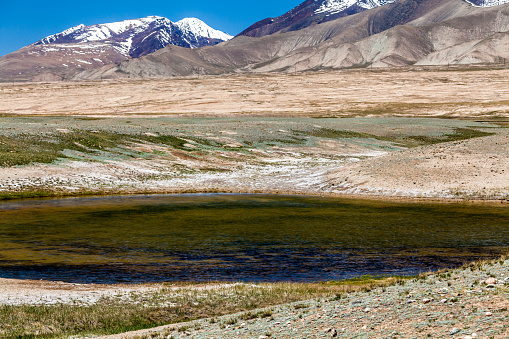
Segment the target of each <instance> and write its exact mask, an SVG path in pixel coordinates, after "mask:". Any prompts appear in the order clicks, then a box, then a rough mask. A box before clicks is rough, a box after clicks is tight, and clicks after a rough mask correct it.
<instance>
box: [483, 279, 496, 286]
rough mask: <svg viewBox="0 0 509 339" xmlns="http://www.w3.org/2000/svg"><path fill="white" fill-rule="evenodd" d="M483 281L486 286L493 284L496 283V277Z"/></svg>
mask: <svg viewBox="0 0 509 339" xmlns="http://www.w3.org/2000/svg"><path fill="white" fill-rule="evenodd" d="M485 283H486V285H488V286H489V285H495V284H496V283H497V279H495V278H488V279H486V281H485Z"/></svg>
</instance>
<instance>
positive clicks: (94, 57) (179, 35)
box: [0, 16, 233, 81]
mask: <svg viewBox="0 0 509 339" xmlns="http://www.w3.org/2000/svg"><path fill="white" fill-rule="evenodd" d="M231 38H233V37H232V36H231V35H229V34H226V33H224V32H221V31H218V30H215V29H213V28H211V27H210V26H208V25H207V24H205V23H204V22H203V21H201V20H199V19H197V18H185V19H182V20H180V21H177V22H175V23H174V22H172V21H170V20H169V19H167V18H165V17H160V16H149V17H145V18H140V19H130V20H124V21H119V22H112V23H105V24H96V25H90V26H85V25H83V24H80V25H77V26H74V27H71V28H68V29H66V30H64V31H63V32H60V33H57V34H53V35H50V36H47V37H45V38H43V39H41V40H39V41H36V42H35V43H33V44H30V45H28V46H25V47H23V48H21V49H20V50H18V51H15V52H13V53H10V54H8V55H5V56H3V57H1V58H0V79H2V78H3V79H9V80H24V81H27V80H36V81H40V80H62V79H70V78H71V77H72V76H74V75H75V74H76V73H79V72H81V71H83V70H85V69H91V68H98V67H101V66H104V65H107V64H111V63H119V62H121V61H123V60H127V59H131V58H138V57H141V56H144V55H148V54H150V53H153V52H155V51H157V50H159V49H161V48H164V47H166V46H167V45H178V46H181V47H185V48H199V47H203V46H212V45H216V44H218V43H221V42H223V41H226V40H229V39H231Z"/></svg>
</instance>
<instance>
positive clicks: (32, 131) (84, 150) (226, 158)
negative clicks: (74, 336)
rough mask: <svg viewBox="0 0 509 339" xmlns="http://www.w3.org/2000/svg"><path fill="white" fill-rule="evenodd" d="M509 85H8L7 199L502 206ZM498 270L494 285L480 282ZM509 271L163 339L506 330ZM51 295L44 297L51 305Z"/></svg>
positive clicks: (508, 196) (406, 78) (359, 77)
mask: <svg viewBox="0 0 509 339" xmlns="http://www.w3.org/2000/svg"><path fill="white" fill-rule="evenodd" d="M508 89H509V71H508V70H457V71H451V70H418V69H401V70H393V71H383V70H382V71H369V70H359V71H355V70H350V71H334V72H316V73H309V74H307V73H306V74H295V75H242V76H239V75H232V76H226V77H206V78H200V79H188V78H186V79H171V80H160V79H154V80H143V81H138V80H136V81H105V82H87V83H47V84H41V83H39V84H35V83H34V84H0V102H1V103H2V104H1V107H0V114H1V116H0V166H2V167H0V197H1V198H4V199H10V198H24V197H38V196H62V195H82V194H133V193H179V192H269V193H298V194H311V195H332V196H334V195H337V196H344V195H347V196H366V197H375V198H418V199H421V198H425V199H459V200H465V199H467V200H496V201H497V203H499V204H500V202H502V203H507V200H509V129H508V128H507V127H508V126H509V90H508ZM444 118H447V119H444ZM490 276H494V277H495V278H496V279H497V282H496V284H495V286H494V287H491V286H490V287H488V286H486V284H483V281H485V280H486V279H488V278H489V277H490ZM507 276H508V270H507V261H503V262H500V263H496V264H493V265H491V266H483V268H482V269H481V268H476V269H474V270H469V269H464V270H455V271H453V272H452V273H451V274H449V275H447V276H440V275H433V276H431V277H428V278H427V279H426V280H422V281H421V280H416V281H412V282H407V283H406V284H404V285H396V286H393V287H388V288H386V289H385V290H384V291H382V290H381V289H377V290H373V291H372V292H369V293H359V294H351V295H349V296H347V297H346V298H344V299H340V300H330V298H329V299H320V300H310V301H306V302H301V303H300V304H286V305H283V306H277V307H273V308H271V310H272V311H271V313H272V317H271V318H269V319H265V318H264V319H256V320H255V319H252V320H245V321H243V320H239V319H240V318H239V319H237V320H236V321H233V320H229V319H233V318H238V317H239V316H238V315H235V316H227V317H225V318H218V319H217V322H216V323H212V322H211V321H210V320H200V321H197V322H193V323H190V324H186V325H178V326H172V327H170V328H169V329H162V331H163V332H157V333H155V334H154V335H155V336H157V335H159V334H160V333H164V335H165V337H167V336H168V335H169V336H170V337H172V336H173V337H175V338H177V337H182V336H183V335H184V334H186V333H188V332H189V334H186V335H190V336H192V337H195V338H202V337H203V338H211V337H216V338H230V337H231V338H242V337H245V338H263V337H272V338H293V337H296V335H297V334H298V335H299V336H301V337H307V338H315V337H316V338H318V337H332V336H333V335H336V336H337V337H345V338H354V337H359V338H361V337H362V338H381V337H391V338H392V337H404V338H410V337H424V336H426V335H428V334H430V335H432V336H433V337H451V335H453V337H460V336H461V337H464V338H468V335H470V336H471V337H474V334H473V333H474V332H475V333H477V334H478V335H479V336H480V337H482V338H491V337H493V338H506V337H508V336H509V332H508V328H507V324H508V323H509V321H508V318H507V314H506V313H507V306H508V299H507V289H506V287H505V285H504V279H505V278H506V277H507ZM3 283H4V285H3V286H4V287H3V289H1V288H0V291H1V292H2V295H3V296H4V297H5V296H6V295H11V294H12V295H11V297H12V298H11V297H9V298H10V299H9V298H8V299H9V300H11V301H12V300H17V298H21V297H20V296H19V295H18V294H19V293H18V294H16V293H17V292H16V293H15V292H12V291H13V290H16V289H18V290H19V291H24V289H25V290H32V287H30V286H20V285H17V287H16V286H15V285H16V284H17V283H16V282H12V281H10V282H9V281H3ZM9 284H14V285H13V286H15V287H13V289H11V290H8V289H7V290H6V287H5V286H9ZM59 288H60V287H59ZM65 288H67V287H65ZM65 288H64V289H65ZM76 288H77V287H72V288H71V287H69V290H70V291H74V292H76ZM51 289H52V288H49V289H47V286H46V287H44V286H42V287H41V288H40V289H36V291H42V294H44V296H43V298H46V297H48V298H51V296H52V295H53V292H47V291H50V290H51ZM79 289H81V287H79ZM86 289H87V288H86V287H84V290H86ZM45 291H46V292H45ZM105 291H106V292H105V293H106V294H107V293H110V292H108V291H109V290H108V288H107V287H105ZM74 292H72V293H74ZM9 293H11V294H9ZM23 293H24V292H23ZM72 293H71V294H69V295H71V297H64V298H74V297H73V295H74V294H72ZM101 293H102V292H101ZM112 293H113V292H112ZM115 293H116V292H115ZM125 293H130V291H128V290H126V291H125ZM64 294H65V293H64ZM55 295H56V297H55V298H57V299H58V298H59V294H58V293H56V294H55ZM82 296H84V297H83V298H85V299H86V298H88V297H89V294H87V293H85V292H79V291H78V292H76V297H77V298H81V297H82ZM31 298H32V297H29V299H28V302H29V303H30V302H31V301H30V300H32V299H31ZM33 298H38V297H37V296H35V297H34V296H33ZM4 299H5V298H4ZM443 299H445V301H443ZM20 300H25V301H27V300H26V299H23V298H21V299H20ZM34 300H35V299H34ZM0 303H2V304H5V303H7V302H6V301H5V300H2V301H0ZM228 322H230V324H228ZM183 326H187V328H183ZM179 327H180V328H181V330H180V331H179V330H178V328H179ZM453 332H454V333H453ZM148 334H149V333H148V332H144V334H142V335H141V334H139V335H141V337H143V336H147V335H148ZM119 337H124V336H119ZM132 337H135V336H132Z"/></svg>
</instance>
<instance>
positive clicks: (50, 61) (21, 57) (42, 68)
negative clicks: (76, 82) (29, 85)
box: [0, 43, 126, 81]
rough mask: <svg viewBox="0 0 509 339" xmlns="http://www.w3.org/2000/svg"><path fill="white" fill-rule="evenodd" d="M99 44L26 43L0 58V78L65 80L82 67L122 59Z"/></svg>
mask: <svg viewBox="0 0 509 339" xmlns="http://www.w3.org/2000/svg"><path fill="white" fill-rule="evenodd" d="M125 59H126V57H125V56H124V55H122V54H121V53H120V52H119V51H118V50H117V49H115V48H114V47H113V46H112V45H107V44H103V43H89V44H87V45H83V44H58V45H30V46H26V47H23V48H21V49H20V50H18V51H16V52H13V53H10V54H8V55H5V56H3V57H1V58H0V81H2V80H3V81H9V80H12V81H14V80H16V81H32V80H35V81H51V80H66V79H70V78H72V77H73V76H75V75H76V74H78V73H80V72H82V71H83V70H86V69H96V68H98V67H102V66H104V65H106V64H112V63H119V62H121V61H123V60H125Z"/></svg>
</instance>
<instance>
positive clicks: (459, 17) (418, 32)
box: [0, 0, 509, 80]
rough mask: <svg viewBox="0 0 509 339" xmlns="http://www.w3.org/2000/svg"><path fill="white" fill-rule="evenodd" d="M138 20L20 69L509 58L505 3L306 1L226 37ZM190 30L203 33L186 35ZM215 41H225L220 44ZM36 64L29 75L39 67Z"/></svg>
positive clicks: (211, 69) (250, 68) (127, 71)
mask: <svg viewBox="0 0 509 339" xmlns="http://www.w3.org/2000/svg"><path fill="white" fill-rule="evenodd" d="M140 20H141V21H143V22H144V23H143V25H138V26H136V27H135V26H133V25H131V26H130V25H129V24H128V23H127V22H123V23H122V24H121V23H117V24H116V25H113V26H111V25H110V26H108V27H107V29H106V28H105V27H104V26H105V25H96V26H88V27H85V26H77V27H75V28H72V29H70V30H68V31H66V32H62V33H60V34H57V35H55V36H50V37H47V38H45V39H42V40H41V41H39V42H37V43H36V44H33V45H30V46H28V47H27V48H28V50H25V51H23V49H22V50H20V51H23V53H24V59H23V60H21V61H22V64H23V67H25V68H26V67H27V66H26V64H27V60H32V59H33V58H32V59H30V58H28V57H27V55H33V54H34V53H35V52H37V53H39V54H41V53H50V51H51V53H53V54H51V58H49V61H48V62H47V63H48V64H45V65H44V67H45V69H44V70H41V69H38V70H39V73H37V72H35V73H37V74H38V75H37V76H38V77H39V78H37V77H33V74H34V72H32V74H31V75H29V76H25V77H24V79H30V76H32V78H31V79H32V80H53V78H57V79H61V78H65V79H73V80H83V79H99V78H102V79H104V78H146V77H171V76H187V75H196V74H224V73H231V72H236V73H239V72H246V73H256V72H295V71H305V70H319V69H343V68H353V67H355V68H362V67H397V66H407V65H437V66H438V65H454V64H489V63H499V62H502V61H504V60H505V59H509V0H306V1H304V2H303V3H302V4H300V5H299V6H297V7H296V8H294V9H292V10H290V11H289V12H287V13H285V14H283V15H282V16H280V17H277V18H268V19H265V20H262V21H259V22H257V23H255V24H253V25H251V26H250V27H248V28H247V29H245V30H244V31H242V32H241V33H240V34H238V35H237V36H236V37H235V38H233V39H230V38H231V37H230V36H227V35H221V32H219V33H218V31H214V30H212V29H211V28H210V27H208V26H206V25H205V26H206V27H205V26H202V25H200V24H198V23H197V22H193V21H192V20H191V21H190V20H189V19H188V20H187V23H186V22H185V21H183V22H177V23H175V24H173V23H171V22H170V21H169V20H167V19H165V18H161V17H149V18H145V19H140ZM194 20H196V19H194ZM203 25H204V24H203ZM142 26H143V27H149V29H141V28H140V27H142ZM197 26H201V29H200V32H201V33H200V34H195V33H193V34H194V35H193V34H185V33H186V32H192V31H193V30H192V29H191V28H189V27H197ZM126 27H131V28H129V29H127V28H126ZM168 27H169V28H168ZM195 31H196V29H195ZM212 31H214V32H216V33H214V34H212ZM108 32H109V33H108ZM111 32H114V33H115V34H113V33H111ZM108 34H110V35H108ZM222 34H224V33H222ZM84 41H85V42H84ZM220 41H224V42H222V43H220V44H217V43H218V42H220ZM164 46H166V47H164ZM71 47H72V48H81V50H79V53H78V54H77V57H75V60H74V61H75V62H74V65H73V67H74V69H73V71H72V72H67V73H65V67H70V66H69V64H67V63H66V62H64V61H63V60H64V57H65V56H66V53H67V54H69V50H72V48H71ZM83 47H86V48H83ZM162 47H164V48H162ZM199 47H201V48H199ZM18 52H19V51H18ZM27 53H28V54H27ZM58 53H60V55H59V54H58ZM87 53H88V54H87ZM15 54H16V53H13V54H10V55H8V56H4V57H2V58H0V79H5V78H12V77H14V78H17V79H20V78H23V75H21V73H20V74H18V73H17V71H18V70H17V69H16V72H15V73H12V72H11V73H10V74H9V73H8V72H6V71H5V65H6V61H7V63H8V61H9V58H10V57H13V55H14V57H13V59H14V60H15V62H18V63H19V62H21V61H20V58H19V55H18V56H16V55H15ZM83 54H87V55H88V59H84V57H83ZM58 57H60V59H58ZM38 60H39V61H40V59H38ZM38 60H35V61H34V64H33V65H31V67H32V69H36V70H37V67H40V66H41V64H40V63H39V64H37V61H38ZM55 60H56V61H55ZM84 62H87V63H89V64H84ZM62 64H64V65H62ZM76 65H77V66H76ZM48 66H49V67H48ZM59 72H60V73H59ZM28 73H30V72H28ZM41 77H42V78H41Z"/></svg>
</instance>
